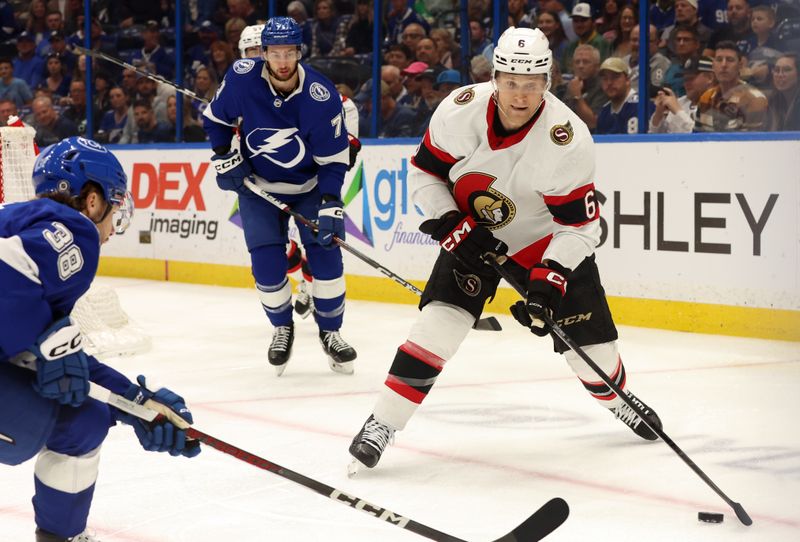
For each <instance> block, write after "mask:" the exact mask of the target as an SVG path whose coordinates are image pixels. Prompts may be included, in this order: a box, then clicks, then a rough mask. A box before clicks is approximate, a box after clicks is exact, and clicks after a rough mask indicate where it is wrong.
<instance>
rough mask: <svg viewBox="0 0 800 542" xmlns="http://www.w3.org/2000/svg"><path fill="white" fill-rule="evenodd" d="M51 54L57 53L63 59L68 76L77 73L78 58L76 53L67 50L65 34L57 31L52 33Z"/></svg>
mask: <svg viewBox="0 0 800 542" xmlns="http://www.w3.org/2000/svg"><path fill="white" fill-rule="evenodd" d="M50 53H56V54H57V55H59V56H60V57H61V63H62V64H64V67H65V68H66V70H67V73H68V74H69V73H72V72H73V71H75V66H76V65H77V64H78V58H77V57H76V56H75V53H73V52H72V51H70V50H68V49H67V42H66V39H65V38H64V33H63V32H61V31H59V30H56V31H55V32H51V33H50ZM50 53H48V54H50Z"/></svg>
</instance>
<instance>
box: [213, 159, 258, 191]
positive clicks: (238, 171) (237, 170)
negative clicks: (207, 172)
mask: <svg viewBox="0 0 800 542" xmlns="http://www.w3.org/2000/svg"><path fill="white" fill-rule="evenodd" d="M211 163H212V164H213V165H214V169H215V170H217V186H219V187H220V188H221V189H223V190H232V191H234V192H237V193H239V194H249V193H250V190H249V189H248V188H247V187H246V186H245V185H244V180H245V179H246V178H248V177H250V176H251V175H252V174H253V169H252V168H251V167H250V164H249V163H248V162H247V160H245V159H244V156H242V155H241V153H239V151H238V149H234V150H232V151H231V152H229V153H227V154H222V155H220V154H215V155H214V156H212V157H211Z"/></svg>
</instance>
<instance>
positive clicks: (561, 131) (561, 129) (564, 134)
mask: <svg viewBox="0 0 800 542" xmlns="http://www.w3.org/2000/svg"><path fill="white" fill-rule="evenodd" d="M574 135H575V133H574V132H573V130H572V124H570V122H569V121H567V123H566V124H556V125H555V126H553V127H552V128H550V139H552V140H553V143H555V144H556V145H561V146H562V147H563V146H564V145H569V144H570V142H571V141H572V137H573V136H574Z"/></svg>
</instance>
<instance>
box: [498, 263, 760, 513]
mask: <svg viewBox="0 0 800 542" xmlns="http://www.w3.org/2000/svg"><path fill="white" fill-rule="evenodd" d="M485 261H486V262H487V263H488V264H489V265H491V266H492V267H493V268H494V270H495V271H497V273H498V274H499V275H500V276H501V277H503V278H504V279H505V281H506V282H507V283H508V284H510V285H511V287H512V288H514V290H516V291H517V293H518V294H519V295H521V296H522V298H523V299H525V298H527V297H528V294H527V292H526V291H525V289H524V288H523V287H522V286H521V285H520V284H519V283H518V282H517V281H516V279H514V277H513V276H511V274H510V273H509V272H508V271H507V270H506V269H504V268H503V266H502V264H503V262H504V261H505V257H503V256H501V257H499V258H495V257H493V256H492V255H491V254H489V255H487V257H486V258H485ZM541 318H542V320H544V322H545V324H547V325H548V326H550V329H551V330H552V333H553V334H554V335H556V336H557V337H558V338H559V339H561V340H562V341H564V343H565V344H566V345H567V346H568V347H569V349H570V350H572V351H573V352H575V353H576V354H578V355H579V356H580V357H581V359H583V361H585V362H586V364H587V365H588V366H589V367H591V369H592V370H593V371H594V372H595V373H597V376H599V377H600V379H601V380H602V381H603V382H605V383H606V385H607V386H608V387H609V388H611V389H612V390H614V393H616V394H617V396H618V397H619V398H620V399H622V400H623V401H624V402H625V404H627V405H628V406H629V407H631V408H632V409H633V411H634V412H636V413H637V414H638V415H639V418H640V419H641V420H642V421H643V422H644V424H645V425H646V426H647V427H649V428H650V429H651V430H652V431H653V432H654V433H655V434H656V435H658V436H659V438H661V440H663V441H664V442H665V443H666V444H667V446H669V447H670V448H672V451H673V452H675V453H676V454H678V457H680V458H681V459H682V460H683V462H684V463H686V464H687V465H688V466H689V468H690V469H692V470H693V471H694V472H695V474H697V475H698V476H699V477H700V479H701V480H703V481H704V482H705V483H706V484H707V485H708V486H709V487H710V488H711V489H713V490H714V492H715V493H716V494H717V495H719V496H720V497H722V500H723V501H725V502H726V503H727V504H728V506H730V507H731V508H732V509H733V511H734V512H736V517H737V518H739V521H741V522H742V523H743V524H744V525H748V526H749V525H752V524H753V520H752V519H751V518H750V516H749V515H748V514H747V512H746V511H745V509H744V507H743V506H742V505H741V504H739V503H738V502H735V501H734V500H733V499H731V498H730V497H728V496H727V495H726V494H725V493H724V492H723V491H722V490H721V489H720V488H719V487H718V486H717V484H715V483H714V482H713V481H712V480H711V478H709V477H708V475H706V473H705V472H703V471H702V470H701V469H700V467H698V466H697V464H696V463H695V462H694V461H692V460H691V459H690V458H689V456H688V455H686V453H685V452H684V451H683V450H681V449H680V447H679V446H678V445H677V444H675V441H673V440H672V439H671V438H669V436H667V434H666V433H665V432H664V431H663V430H662V429H659V428H658V427H656V426H655V425H653V424H651V423H650V422H649V421H648V419H647V417H646V416H644V412H642V410H641V409H640V408H639V406H638V405H637V404H636V403H634V402H633V401H632V400H631V399H630V398H629V397H628V395H627V394H626V393H625V392H623V391H622V389H620V387H619V386H617V384H616V383H614V381H613V380H611V379H610V378H609V377H608V375H606V373H605V372H604V371H603V370H602V369H601V368H600V367H598V366H597V364H596V363H595V362H594V360H592V358H591V357H589V355H588V354H587V353H586V352H584V351H583V349H582V348H581V347H580V346H578V344H577V343H575V341H573V340H572V338H571V337H570V336H569V335H567V333H566V332H565V331H564V330H563V329H562V328H561V326H559V325H558V323H556V322H555V321H554V320H553V318H552V317H551V316H550V315H548V314H544V315H542V317H541Z"/></svg>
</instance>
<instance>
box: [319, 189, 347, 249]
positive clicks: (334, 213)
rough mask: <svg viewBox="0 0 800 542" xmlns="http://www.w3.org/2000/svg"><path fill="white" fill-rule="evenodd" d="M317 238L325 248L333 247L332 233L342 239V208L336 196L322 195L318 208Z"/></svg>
mask: <svg viewBox="0 0 800 542" xmlns="http://www.w3.org/2000/svg"><path fill="white" fill-rule="evenodd" d="M318 216H319V232H317V240H318V241H319V244H320V245H322V246H323V247H325V248H333V247H334V246H336V245H335V243H334V242H333V237H334V235H335V236H336V237H338V238H339V239H341V240H342V241H344V209H343V208H342V202H341V201H339V199H338V198H336V196H323V198H322V205H321V206H320V208H319V215H318Z"/></svg>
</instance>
